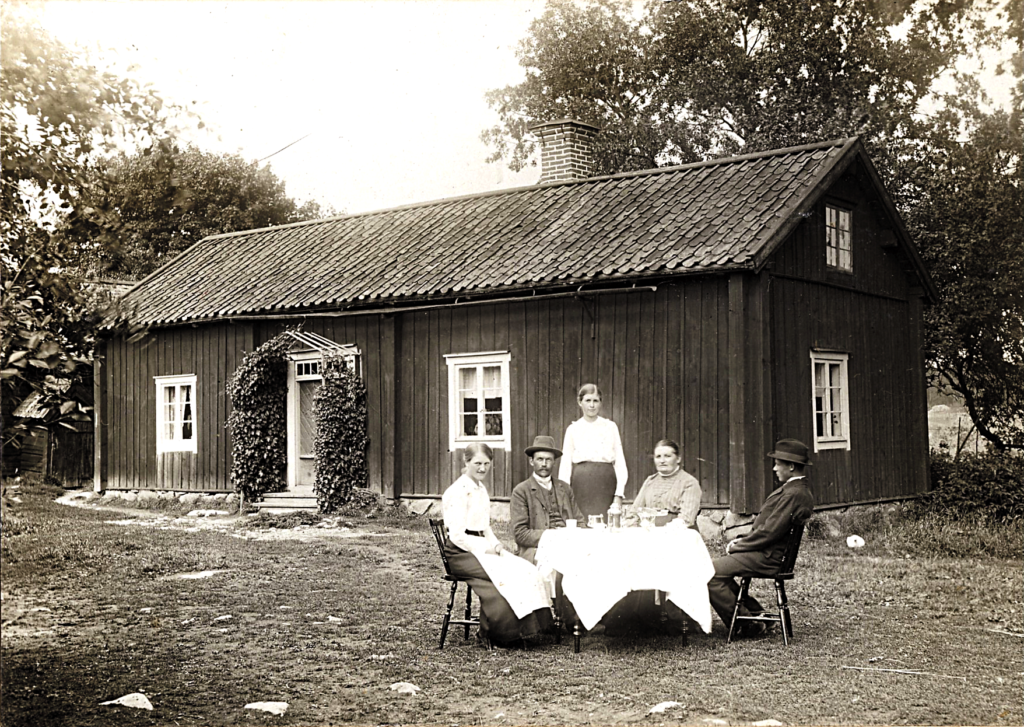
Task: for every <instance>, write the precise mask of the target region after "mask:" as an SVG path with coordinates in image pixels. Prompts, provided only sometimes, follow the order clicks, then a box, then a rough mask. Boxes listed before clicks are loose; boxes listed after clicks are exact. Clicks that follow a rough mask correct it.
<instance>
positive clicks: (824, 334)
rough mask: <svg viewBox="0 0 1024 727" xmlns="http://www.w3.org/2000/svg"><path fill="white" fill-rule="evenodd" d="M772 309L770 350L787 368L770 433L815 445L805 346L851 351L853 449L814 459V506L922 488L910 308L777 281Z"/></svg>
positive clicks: (779, 379) (780, 370)
mask: <svg viewBox="0 0 1024 727" xmlns="http://www.w3.org/2000/svg"><path fill="white" fill-rule="evenodd" d="M773 307H774V313H775V316H774V328H775V349H776V350H777V351H785V352H792V353H791V355H790V357H789V358H787V360H786V364H785V365H782V362H781V361H780V362H778V365H777V366H776V367H775V386H774V389H775V402H776V407H777V409H776V413H777V419H776V427H777V429H776V432H775V436H776V437H784V436H786V437H796V438H798V439H800V440H802V441H804V442H807V443H808V444H809V445H810V444H811V443H812V442H813V418H812V414H811V362H810V351H811V349H812V348H815V347H819V348H827V349H833V350H837V351H843V352H847V353H849V362H848V376H849V385H850V392H849V397H850V433H851V449H850V450H849V451H847V450H845V449H843V450H825V451H821V452H818V453H817V454H815V455H814V468H813V472H812V473H811V474H812V476H813V480H812V482H813V483H814V488H815V497H816V501H817V503H818V504H825V503H844V502H859V501H863V500H873V499H879V498H889V497H899V496H904V495H910V494H914V493H917V492H920V491H922V489H923V488H924V487H925V486H926V483H923V482H922V481H921V473H922V471H923V470H924V468H923V466H922V462H921V458H922V457H923V456H925V457H926V455H927V452H926V451H925V450H923V448H922V447H921V446H920V441H918V440H919V438H920V437H921V436H922V435H921V423H920V419H921V412H920V411H918V409H919V408H920V407H919V403H920V396H921V394H920V392H919V391H918V388H920V387H921V386H922V383H921V374H920V371H919V369H918V366H917V361H918V356H917V351H916V348H917V344H916V339H915V337H914V336H913V335H912V333H913V328H912V319H911V310H910V304H909V303H908V302H905V301H897V300H892V299H887V298H882V297H879V296H865V295H859V294H857V293H852V292H846V291H837V290H835V289H830V288H826V287H823V286H820V285H815V284H814V283H811V282H799V281H793V280H775V281H773ZM797 311H805V312H811V311H813V312H815V313H814V314H812V315H803V316H800V315H797V313H796V312H797ZM924 436H927V434H926V433H925V435H924Z"/></svg>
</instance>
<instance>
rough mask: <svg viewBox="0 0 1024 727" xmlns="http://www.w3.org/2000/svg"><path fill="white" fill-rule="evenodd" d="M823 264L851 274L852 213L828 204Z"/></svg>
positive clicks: (826, 207)
mask: <svg viewBox="0 0 1024 727" xmlns="http://www.w3.org/2000/svg"><path fill="white" fill-rule="evenodd" d="M825 262H826V263H828V266H829V267H832V268H838V269H839V270H842V271H844V272H848V273H849V272H853V213H852V212H850V210H845V209H843V208H841V207H833V206H832V205H830V204H827V205H825Z"/></svg>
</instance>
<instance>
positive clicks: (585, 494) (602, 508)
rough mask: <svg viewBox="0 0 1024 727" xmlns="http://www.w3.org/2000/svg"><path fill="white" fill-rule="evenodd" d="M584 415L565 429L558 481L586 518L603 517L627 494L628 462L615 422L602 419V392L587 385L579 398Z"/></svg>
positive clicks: (577, 398)
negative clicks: (563, 484) (567, 490)
mask: <svg viewBox="0 0 1024 727" xmlns="http://www.w3.org/2000/svg"><path fill="white" fill-rule="evenodd" d="M576 402H577V403H578V404H579V407H580V411H581V412H583V416H582V417H580V418H579V419H577V420H576V421H574V422H573V423H572V424H570V425H569V426H568V428H567V429H566V430H565V439H563V440H562V461H561V463H560V464H559V465H558V479H560V480H562V481H563V482H568V483H569V485H570V486H571V487H572V492H573V495H575V497H576V504H577V505H579V507H580V510H581V511H582V512H583V514H584V515H600V514H601V513H604V512H606V511H607V510H608V507H609V506H610V505H611V504H612V502H615V503H616V504H618V505H620V506H621V504H622V498H623V496H624V495H625V492H626V479H627V478H628V477H629V473H628V471H627V470H626V459H625V457H624V456H623V455H622V438H621V437H619V428H618V427H617V426H615V422H613V421H611V420H610V419H605V418H604V417H602V416H600V413H601V390H600V389H599V388H597V386H595V385H594V384H584V385H583V386H581V387H580V390H579V393H578V394H577V396H576Z"/></svg>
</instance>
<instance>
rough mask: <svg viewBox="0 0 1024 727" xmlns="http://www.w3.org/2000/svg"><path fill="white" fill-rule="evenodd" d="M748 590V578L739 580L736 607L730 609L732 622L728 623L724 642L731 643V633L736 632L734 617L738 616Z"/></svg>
mask: <svg viewBox="0 0 1024 727" xmlns="http://www.w3.org/2000/svg"><path fill="white" fill-rule="evenodd" d="M749 588H750V576H744V577H742V578H740V592H739V593H738V594H737V596H736V605H735V606H734V607H733V609H732V621H730V622H729V636H728V638H726V640H725V642H726V643H727V644H728V643H731V642H732V634H733V631H735V630H736V617H737V616H739V615H740V604H741V603H743V601H744V600H746V598H747V589H749Z"/></svg>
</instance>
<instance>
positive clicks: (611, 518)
mask: <svg viewBox="0 0 1024 727" xmlns="http://www.w3.org/2000/svg"><path fill="white" fill-rule="evenodd" d="M608 527H609V528H611V529H612V530H618V529H620V528H621V527H622V506H620V505H619V504H618V503H617V502H613V503H612V506H611V507H609V508H608Z"/></svg>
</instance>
